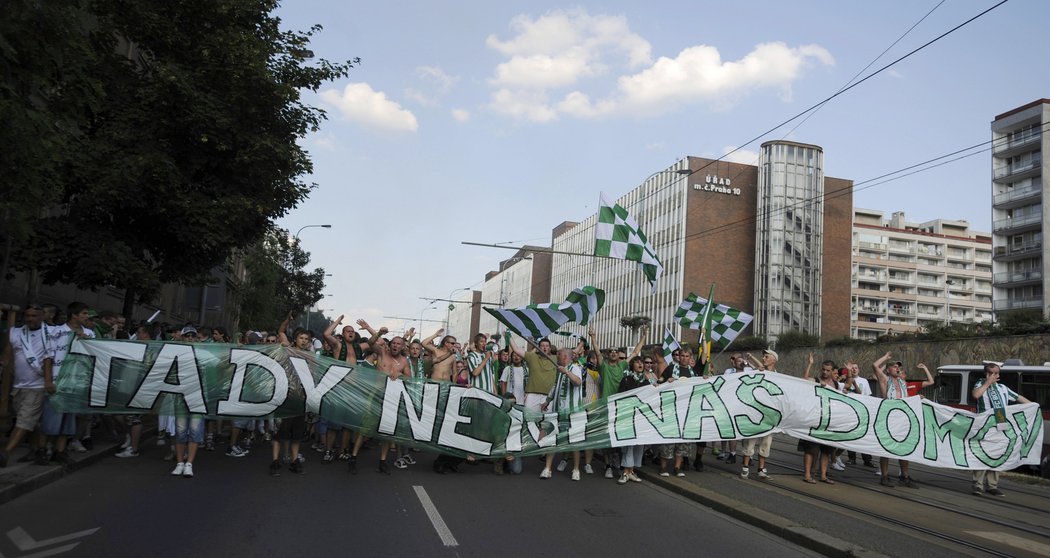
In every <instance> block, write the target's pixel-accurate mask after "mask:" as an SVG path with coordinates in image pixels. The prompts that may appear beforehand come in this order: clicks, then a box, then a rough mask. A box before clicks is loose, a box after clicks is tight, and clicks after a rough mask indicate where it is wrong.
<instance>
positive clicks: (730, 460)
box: [726, 453, 736, 464]
mask: <svg viewBox="0 0 1050 558" xmlns="http://www.w3.org/2000/svg"><path fill="white" fill-rule="evenodd" d="M726 463H729V464H733V463H736V454H735V453H731V454H729V457H727V458H726Z"/></svg>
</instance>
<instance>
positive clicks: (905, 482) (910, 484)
mask: <svg viewBox="0 0 1050 558" xmlns="http://www.w3.org/2000/svg"><path fill="white" fill-rule="evenodd" d="M900 483H901V486H903V487H905V488H919V485H918V484H916V483H915V481H913V480H911V477H901V478H900ZM988 493H989V494H991V493H992V491H991V490H989V491H988Z"/></svg>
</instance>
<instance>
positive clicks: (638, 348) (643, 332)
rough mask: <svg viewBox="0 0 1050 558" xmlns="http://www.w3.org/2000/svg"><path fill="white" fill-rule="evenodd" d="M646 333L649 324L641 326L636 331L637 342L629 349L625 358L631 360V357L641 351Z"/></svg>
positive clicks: (647, 332)
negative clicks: (639, 329)
mask: <svg viewBox="0 0 1050 558" xmlns="http://www.w3.org/2000/svg"><path fill="white" fill-rule="evenodd" d="M648 334H649V326H647V325H644V326H642V328H641V331H639V332H638V344H637V345H635V346H634V350H633V351H631V354H630V355H628V357H627V360H631V359H632V358H634V357H636V356H638V355H639V354H641V353H642V347H644V346H645V336H646V335H648Z"/></svg>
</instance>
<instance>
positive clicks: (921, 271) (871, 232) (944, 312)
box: [850, 209, 992, 339]
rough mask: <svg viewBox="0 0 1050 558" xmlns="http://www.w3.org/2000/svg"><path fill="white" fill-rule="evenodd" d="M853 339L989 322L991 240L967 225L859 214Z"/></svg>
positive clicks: (862, 211)
mask: <svg viewBox="0 0 1050 558" xmlns="http://www.w3.org/2000/svg"><path fill="white" fill-rule="evenodd" d="M852 260H853V261H852V274H851V278H852V285H851V297H852V304H851V308H850V336H851V337H854V338H858V339H873V338H876V337H879V336H881V335H887V334H895V333H907V332H913V331H918V330H921V329H922V328H924V327H926V326H929V325H930V324H935V323H936V324H951V323H959V322H966V323H975V322H985V321H990V320H991V319H992V239H991V236H990V235H989V234H987V233H980V232H974V231H971V230H970V228H969V223H967V222H966V221H952V220H946V219H935V220H932V221H926V222H922V223H913V222H909V221H908V220H907V219H906V218H905V215H904V212H902V211H897V212H894V213H893V214H892V216H891V217H890V219H885V218H884V214H883V212H882V211H877V210H870V209H854V211H853V258H852Z"/></svg>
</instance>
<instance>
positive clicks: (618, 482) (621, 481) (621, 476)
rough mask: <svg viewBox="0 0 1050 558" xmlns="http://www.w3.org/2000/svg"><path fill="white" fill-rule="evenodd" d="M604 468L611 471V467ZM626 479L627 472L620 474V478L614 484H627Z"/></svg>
mask: <svg viewBox="0 0 1050 558" xmlns="http://www.w3.org/2000/svg"><path fill="white" fill-rule="evenodd" d="M606 470H607V471H609V472H612V469H606ZM627 481H628V478H627V473H624V474H622V475H620V479H619V480H617V481H616V484H627Z"/></svg>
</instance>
